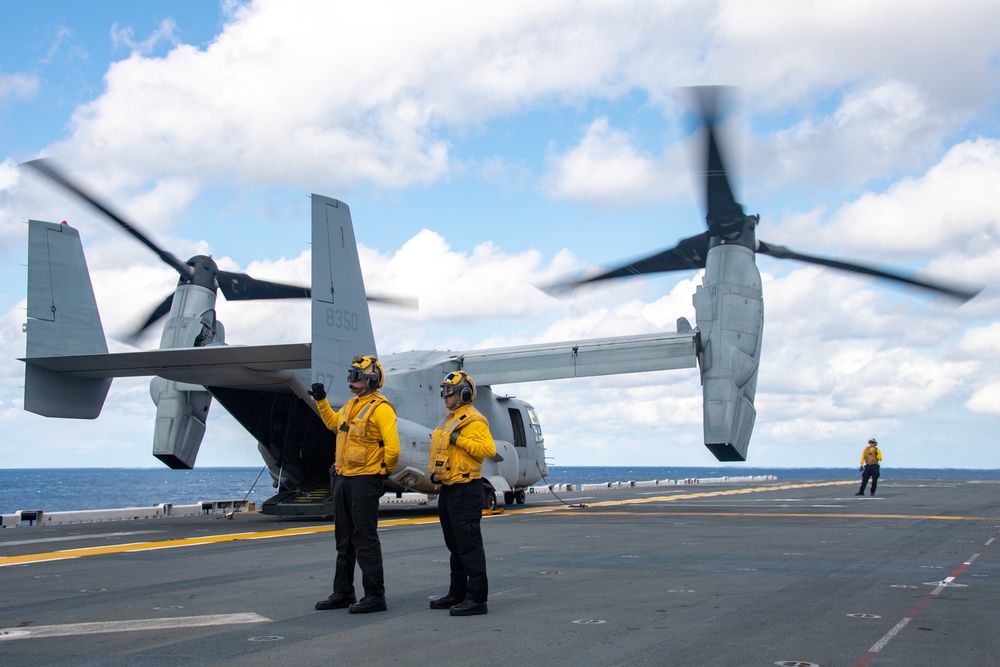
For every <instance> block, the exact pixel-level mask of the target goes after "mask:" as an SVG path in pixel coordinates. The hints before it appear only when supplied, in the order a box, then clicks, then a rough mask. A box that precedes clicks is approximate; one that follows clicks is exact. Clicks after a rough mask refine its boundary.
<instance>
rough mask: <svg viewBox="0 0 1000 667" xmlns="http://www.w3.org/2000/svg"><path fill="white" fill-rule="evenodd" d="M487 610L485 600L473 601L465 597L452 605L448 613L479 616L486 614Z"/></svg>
mask: <svg viewBox="0 0 1000 667" xmlns="http://www.w3.org/2000/svg"><path fill="white" fill-rule="evenodd" d="M487 611H489V610H488V609H487V608H486V603H485V602H473V601H472V600H469V599H465V600H462V601H461V602H459V603H458V604H457V605H455V606H454V607H452V608H451V610H450V611H449V612H448V614H449V615H451V616H477V615H479V614H485V613H486V612H487Z"/></svg>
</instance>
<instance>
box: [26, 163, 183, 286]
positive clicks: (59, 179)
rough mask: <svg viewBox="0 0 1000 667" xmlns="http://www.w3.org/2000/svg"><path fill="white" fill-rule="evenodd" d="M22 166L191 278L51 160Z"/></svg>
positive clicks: (144, 236) (170, 258)
mask: <svg viewBox="0 0 1000 667" xmlns="http://www.w3.org/2000/svg"><path fill="white" fill-rule="evenodd" d="M23 164H24V165H25V166H27V167H31V168H32V169H34V170H35V171H36V172H38V173H39V174H42V175H43V176H45V177H47V178H48V179H50V180H52V181H54V182H55V183H58V184H59V185H61V186H62V187H64V188H65V189H67V190H69V191H70V192H71V193H73V194H75V195H76V196H77V197H79V198H80V199H82V200H83V201H84V202H86V203H88V204H90V205H91V206H93V207H94V208H96V209H97V210H98V211H100V212H101V213H103V214H104V215H106V216H107V217H109V218H111V220H113V221H114V222H116V223H118V225H119V226H121V228H122V229H124V230H125V231H126V232H128V233H129V234H131V235H132V236H134V237H135V238H136V239H138V240H139V242H140V243H142V244H143V245H145V246H146V247H147V248H149V249H150V250H152V251H153V252H155V253H156V254H157V255H158V256H159V258H160V259H162V260H163V261H164V262H166V263H167V264H169V265H170V266H171V267H173V269H174V270H175V271H177V273H179V274H181V275H182V276H184V277H185V278H190V277H191V267H189V266H188V265H187V264H185V263H184V262H182V261H180V260H179V259H177V258H176V257H174V256H173V255H172V254H170V253H169V252H167V251H166V250H163V249H162V248H160V247H159V246H157V245H156V244H155V243H153V242H152V241H151V240H149V239H148V238H147V237H146V235H145V234H143V233H142V232H140V231H139V230H138V229H136V228H135V227H134V226H133V225H132V224H130V223H129V222H127V221H126V220H125V219H124V218H123V217H122V216H121V215H119V214H118V213H116V212H114V211H113V210H111V209H110V208H108V206H107V204H104V203H102V202H101V201H100V200H98V199H97V198H96V197H95V196H93V195H91V194H90V193H88V192H87V191H86V190H84V189H83V188H82V187H80V185H79V184H77V183H74V182H73V181H72V180H70V178H69V177H68V176H66V174H65V173H63V172H62V171H60V170H59V169H58V168H57V167H56V166H55V163H54V162H53V161H52V160H51V159H47V158H42V159H38V160H29V161H28V162H24V163H23Z"/></svg>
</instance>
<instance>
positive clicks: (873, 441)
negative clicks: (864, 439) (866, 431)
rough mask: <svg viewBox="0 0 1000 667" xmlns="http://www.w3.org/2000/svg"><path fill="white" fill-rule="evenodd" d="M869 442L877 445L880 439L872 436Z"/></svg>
mask: <svg viewBox="0 0 1000 667" xmlns="http://www.w3.org/2000/svg"><path fill="white" fill-rule="evenodd" d="M868 444H869V445H877V444H878V440H876V439H875V438H872V439H871V440H869V441H868Z"/></svg>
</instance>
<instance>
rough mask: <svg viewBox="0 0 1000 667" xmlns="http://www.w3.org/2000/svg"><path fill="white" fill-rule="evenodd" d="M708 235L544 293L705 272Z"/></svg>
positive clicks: (704, 233)
mask: <svg viewBox="0 0 1000 667" xmlns="http://www.w3.org/2000/svg"><path fill="white" fill-rule="evenodd" d="M708 237H709V232H703V233H701V234H698V235H697V236H692V237H690V238H686V239H683V240H681V241H680V242H678V243H677V245H675V246H674V247H673V248H669V249H667V250H663V251H662V252H658V253H656V254H655V255H650V256H649V257H644V258H642V259H638V260H636V261H634V262H631V263H629V264H626V265H625V266H621V267H618V268H617V269H611V270H610V271H605V272H604V273H599V274H597V275H596V276H591V277H589V278H582V279H580V280H573V281H570V282H566V283H557V284H555V285H552V286H550V287H548V288H543V289H544V290H545V291H547V292H559V291H563V290H567V289H573V288H575V287H579V286H580V285H586V284H587V283H593V282H597V281H600V280H610V279H612V278H624V277H627V276H639V275H645V274H650V273H666V272H668V271H687V270H690V269H703V268H705V257H706V255H708Z"/></svg>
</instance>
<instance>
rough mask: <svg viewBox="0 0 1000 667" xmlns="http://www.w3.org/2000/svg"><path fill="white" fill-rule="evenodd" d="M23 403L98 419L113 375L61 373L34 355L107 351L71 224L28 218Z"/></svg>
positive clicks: (50, 413)
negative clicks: (35, 359)
mask: <svg viewBox="0 0 1000 667" xmlns="http://www.w3.org/2000/svg"><path fill="white" fill-rule="evenodd" d="M25 332H26V333H27V341H26V354H25V357H26V359H25V361H26V364H25V367H24V409H25V410H28V411H29V412H34V413H36V414H39V415H42V416H45V417H65V418H71V419H95V418H96V417H97V416H98V415H100V414H101V408H102V407H103V406H104V399H105V398H107V395H108V390H109V389H110V388H111V379H110V378H82V377H73V376H68V375H62V374H59V373H55V372H53V371H49V370H45V369H43V368H39V367H37V366H34V365H32V363H31V358H32V357H48V356H56V355H69V354H95V353H106V352H107V351H108V344H107V341H106V340H105V339H104V327H103V326H102V325H101V316H100V313H99V312H98V311H97V300H96V299H95V298H94V288H93V286H92V285H91V282H90V273H89V272H88V270H87V260H86V257H84V254H83V244H82V243H81V242H80V234H79V232H77V230H75V229H74V228H72V227H70V226H69V225H67V224H61V225H57V224H54V223H51V222H41V221H38V220H29V221H28V320H27V323H26V324H25Z"/></svg>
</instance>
